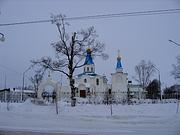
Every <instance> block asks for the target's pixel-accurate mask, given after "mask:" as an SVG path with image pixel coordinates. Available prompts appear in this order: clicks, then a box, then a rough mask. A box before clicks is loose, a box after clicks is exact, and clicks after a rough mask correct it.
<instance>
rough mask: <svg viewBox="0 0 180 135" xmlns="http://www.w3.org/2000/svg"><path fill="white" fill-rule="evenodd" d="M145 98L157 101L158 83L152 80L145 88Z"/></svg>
mask: <svg viewBox="0 0 180 135" xmlns="http://www.w3.org/2000/svg"><path fill="white" fill-rule="evenodd" d="M146 90H147V97H148V98H150V99H157V98H159V97H160V91H159V81H158V80H156V79H154V80H153V81H152V82H150V83H149V85H148V86H147V88H146Z"/></svg>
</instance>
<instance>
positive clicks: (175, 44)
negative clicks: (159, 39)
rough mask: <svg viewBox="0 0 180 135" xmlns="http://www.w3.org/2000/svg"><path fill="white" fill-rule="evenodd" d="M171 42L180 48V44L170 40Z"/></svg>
mask: <svg viewBox="0 0 180 135" xmlns="http://www.w3.org/2000/svg"><path fill="white" fill-rule="evenodd" d="M168 41H169V42H171V43H173V44H175V45H177V46H180V44H179V43H176V42H175V41H173V40H168Z"/></svg>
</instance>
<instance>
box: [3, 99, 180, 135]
mask: <svg viewBox="0 0 180 135" xmlns="http://www.w3.org/2000/svg"><path fill="white" fill-rule="evenodd" d="M84 102H85V101H84ZM7 105H8V104H6V103H0V129H7V130H29V131H43V132H69V133H71V132H73V133H88V134H120V133H122V134H123V135H131V134H133V135H136V134H137V135H141V134H142V135H143V134H153V135H156V134H158V135H171V134H175V135H176V134H177V135H178V133H180V132H178V131H180V130H179V127H180V126H179V125H180V113H177V114H176V107H177V104H175V103H169V104H140V105H113V106H112V112H113V115H112V116H111V110H110V109H111V106H110V105H89V104H87V105H86V104H78V105H77V106H76V107H71V106H70V103H66V102H59V103H58V110H59V114H58V115H56V110H55V109H56V108H55V105H48V106H40V105H35V104H33V103H31V102H30V101H26V102H25V103H11V104H9V111H8V110H7Z"/></svg>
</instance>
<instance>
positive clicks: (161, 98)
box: [153, 65, 162, 100]
mask: <svg viewBox="0 0 180 135" xmlns="http://www.w3.org/2000/svg"><path fill="white" fill-rule="evenodd" d="M153 67H154V69H156V70H157V71H158V78H159V79H158V80H159V87H158V89H159V91H160V100H162V91H161V80H160V79H161V76H160V70H159V69H158V68H157V67H155V66H154V65H153Z"/></svg>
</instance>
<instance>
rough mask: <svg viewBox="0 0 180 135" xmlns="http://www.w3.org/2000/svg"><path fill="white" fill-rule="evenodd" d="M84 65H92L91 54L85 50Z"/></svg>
mask: <svg viewBox="0 0 180 135" xmlns="http://www.w3.org/2000/svg"><path fill="white" fill-rule="evenodd" d="M84 64H85V65H92V64H94V62H93V59H92V56H91V51H87V55H86V59H85V62H84Z"/></svg>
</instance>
